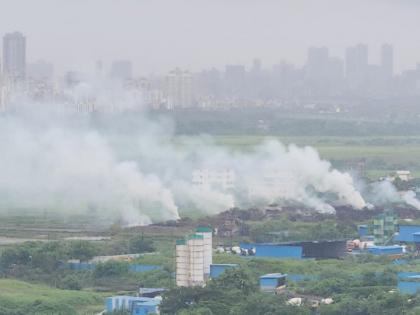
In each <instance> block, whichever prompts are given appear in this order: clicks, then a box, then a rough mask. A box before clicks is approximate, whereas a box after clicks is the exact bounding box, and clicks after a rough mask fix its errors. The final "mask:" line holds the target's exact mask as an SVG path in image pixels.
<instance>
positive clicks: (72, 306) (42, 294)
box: [0, 279, 104, 315]
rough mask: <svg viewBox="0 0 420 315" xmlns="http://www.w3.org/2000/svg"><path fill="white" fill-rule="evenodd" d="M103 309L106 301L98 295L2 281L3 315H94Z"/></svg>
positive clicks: (1, 305) (1, 308)
mask: <svg viewBox="0 0 420 315" xmlns="http://www.w3.org/2000/svg"><path fill="white" fill-rule="evenodd" d="M103 307H104V298H103V296H101V295H99V294H96V293H92V292H82V291H68V290H59V289H52V288H50V287H47V286H45V285H35V284H30V283H26V282H22V281H17V280H9V279H0V314H1V315H26V314H63V315H64V314H66V315H67V314H68V315H71V314H94V313H97V312H100V311H101V310H103Z"/></svg>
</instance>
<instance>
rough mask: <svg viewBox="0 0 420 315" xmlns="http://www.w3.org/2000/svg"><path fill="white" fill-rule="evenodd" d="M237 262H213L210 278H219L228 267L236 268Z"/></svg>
mask: <svg viewBox="0 0 420 315" xmlns="http://www.w3.org/2000/svg"><path fill="white" fill-rule="evenodd" d="M236 267H238V265H237V264H212V265H210V278H217V277H218V276H220V275H221V274H222V273H223V272H224V271H225V270H226V269H231V268H236Z"/></svg>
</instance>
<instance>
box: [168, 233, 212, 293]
mask: <svg viewBox="0 0 420 315" xmlns="http://www.w3.org/2000/svg"><path fill="white" fill-rule="evenodd" d="M211 263H212V230H211V228H208V227H199V228H198V229H197V233H195V234H191V235H189V236H187V237H186V238H185V239H181V240H177V241H176V285H177V286H183V287H191V286H203V285H204V284H205V280H206V279H207V278H208V277H209V275H210V265H211Z"/></svg>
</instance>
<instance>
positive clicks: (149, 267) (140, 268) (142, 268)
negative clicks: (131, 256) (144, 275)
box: [130, 264, 162, 272]
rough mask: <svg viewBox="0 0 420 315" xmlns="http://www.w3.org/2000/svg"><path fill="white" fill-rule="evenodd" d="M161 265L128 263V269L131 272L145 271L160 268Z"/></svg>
mask: <svg viewBox="0 0 420 315" xmlns="http://www.w3.org/2000/svg"><path fill="white" fill-rule="evenodd" d="M161 269H162V266H158V265H140V264H132V265H130V271H133V272H146V271H152V270H161Z"/></svg>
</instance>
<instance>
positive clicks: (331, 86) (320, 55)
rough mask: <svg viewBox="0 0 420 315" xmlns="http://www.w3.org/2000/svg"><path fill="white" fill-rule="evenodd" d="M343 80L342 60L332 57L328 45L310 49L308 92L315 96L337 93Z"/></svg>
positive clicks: (307, 69) (307, 75)
mask: <svg viewBox="0 0 420 315" xmlns="http://www.w3.org/2000/svg"><path fill="white" fill-rule="evenodd" d="M342 81H343V66H342V61H341V60H340V59H338V58H331V57H330V56H329V51H328V48H327V47H311V48H309V49H308V60H307V63H306V66H305V83H306V87H307V88H308V92H309V93H310V95H313V96H325V95H333V94H336V93H337V91H338V90H339V89H340V88H341V84H342Z"/></svg>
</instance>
